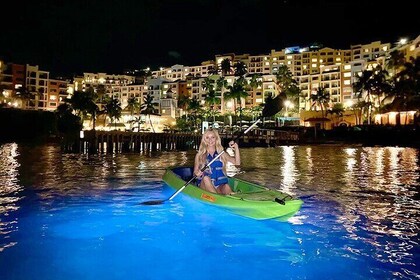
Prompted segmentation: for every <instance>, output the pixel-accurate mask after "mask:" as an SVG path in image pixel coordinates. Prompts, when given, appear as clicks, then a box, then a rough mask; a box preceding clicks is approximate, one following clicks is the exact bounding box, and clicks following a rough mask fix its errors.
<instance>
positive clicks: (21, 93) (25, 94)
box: [16, 87, 33, 109]
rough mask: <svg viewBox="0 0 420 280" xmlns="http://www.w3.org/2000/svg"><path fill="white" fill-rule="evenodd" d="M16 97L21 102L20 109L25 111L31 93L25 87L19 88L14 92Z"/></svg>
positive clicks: (31, 95) (31, 96)
mask: <svg viewBox="0 0 420 280" xmlns="http://www.w3.org/2000/svg"><path fill="white" fill-rule="evenodd" d="M16 97H17V98H18V99H20V100H21V102H22V109H26V108H27V106H28V102H29V101H30V100H31V99H32V98H33V93H32V92H31V91H29V90H28V88H26V87H21V88H19V89H18V90H17V92H16Z"/></svg>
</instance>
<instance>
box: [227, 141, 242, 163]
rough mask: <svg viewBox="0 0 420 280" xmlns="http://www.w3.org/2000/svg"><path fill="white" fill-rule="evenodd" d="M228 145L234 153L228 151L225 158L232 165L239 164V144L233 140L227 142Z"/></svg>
mask: <svg viewBox="0 0 420 280" xmlns="http://www.w3.org/2000/svg"><path fill="white" fill-rule="evenodd" d="M229 147H231V148H232V149H233V151H234V155H233V156H231V155H229V154H228V153H225V156H226V159H227V160H228V161H229V162H230V163H232V164H234V165H241V154H240V153H239V146H238V143H236V142H234V141H230V142H229Z"/></svg>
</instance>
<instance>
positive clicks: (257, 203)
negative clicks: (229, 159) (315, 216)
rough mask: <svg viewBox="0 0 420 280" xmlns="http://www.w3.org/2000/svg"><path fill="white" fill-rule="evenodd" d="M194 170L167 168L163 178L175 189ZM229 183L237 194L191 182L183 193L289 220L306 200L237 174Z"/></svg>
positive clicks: (249, 212) (240, 212) (236, 210)
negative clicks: (210, 189)
mask: <svg viewBox="0 0 420 280" xmlns="http://www.w3.org/2000/svg"><path fill="white" fill-rule="evenodd" d="M192 170H193V168H192V167H170V168H167V169H166V171H165V174H164V175H163V181H164V182H165V183H166V184H167V185H169V186H170V187H172V188H174V189H175V190H179V189H181V188H182V187H183V186H184V185H185V184H186V183H187V182H188V181H189V180H190V179H191V178H192V177H193V173H192ZM229 185H230V186H231V188H232V190H233V191H234V192H235V194H231V195H220V194H216V193H211V192H207V191H205V190H203V189H201V188H199V187H197V186H196V185H194V184H192V183H191V184H189V185H187V186H186V187H185V189H184V190H183V191H182V193H184V194H186V195H189V196H191V197H193V198H196V199H198V200H200V201H202V202H205V203H208V204H211V205H216V206H219V207H222V208H224V209H226V210H228V211H231V212H233V213H235V214H238V215H241V216H245V217H249V218H253V219H257V220H266V219H278V220H282V221H283V220H287V219H288V218H290V217H291V216H293V215H294V214H295V213H296V212H297V211H299V209H300V207H301V206H302V203H303V201H302V200H300V199H297V198H294V197H292V196H290V195H288V194H285V193H282V192H279V191H276V190H270V189H268V188H266V187H263V186H259V185H257V184H254V183H250V182H246V181H244V180H241V179H238V178H234V177H229Z"/></svg>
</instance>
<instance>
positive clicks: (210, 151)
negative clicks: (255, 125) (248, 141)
mask: <svg viewBox="0 0 420 280" xmlns="http://www.w3.org/2000/svg"><path fill="white" fill-rule="evenodd" d="M229 147H231V148H232V149H233V150H234V156H231V155H229V154H228V153H225V152H223V151H224V149H223V146H222V141H221V139H220V136H219V133H218V132H217V130H214V129H212V128H210V129H207V130H206V131H205V132H204V133H203V137H202V138H201V143H200V147H199V148H198V152H197V154H196V156H195V161H194V174H195V175H196V176H197V178H198V179H197V185H198V186H199V187H200V188H202V189H204V190H206V191H209V192H214V193H219V194H231V193H232V189H231V188H230V186H229V185H228V178H227V176H226V165H227V162H230V163H232V164H234V165H240V164H241V157H240V154H239V146H238V144H237V143H235V142H234V141H230V142H229ZM220 153H222V155H220V157H219V158H217V159H216V160H215V161H214V162H213V163H212V164H211V165H210V166H209V167H207V169H206V170H204V171H203V172H201V168H203V167H204V166H205V165H206V164H208V163H209V162H210V161H211V160H212V159H214V158H215V157H217V155H219V154H220Z"/></svg>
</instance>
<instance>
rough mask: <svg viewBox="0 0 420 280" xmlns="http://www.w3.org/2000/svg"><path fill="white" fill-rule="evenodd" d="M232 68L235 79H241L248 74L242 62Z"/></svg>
mask: <svg viewBox="0 0 420 280" xmlns="http://www.w3.org/2000/svg"><path fill="white" fill-rule="evenodd" d="M234 67H235V76H237V77H243V76H245V75H246V74H247V73H248V70H247V69H246V65H245V63H243V62H242V61H238V62H236V63H235V65H234Z"/></svg>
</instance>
